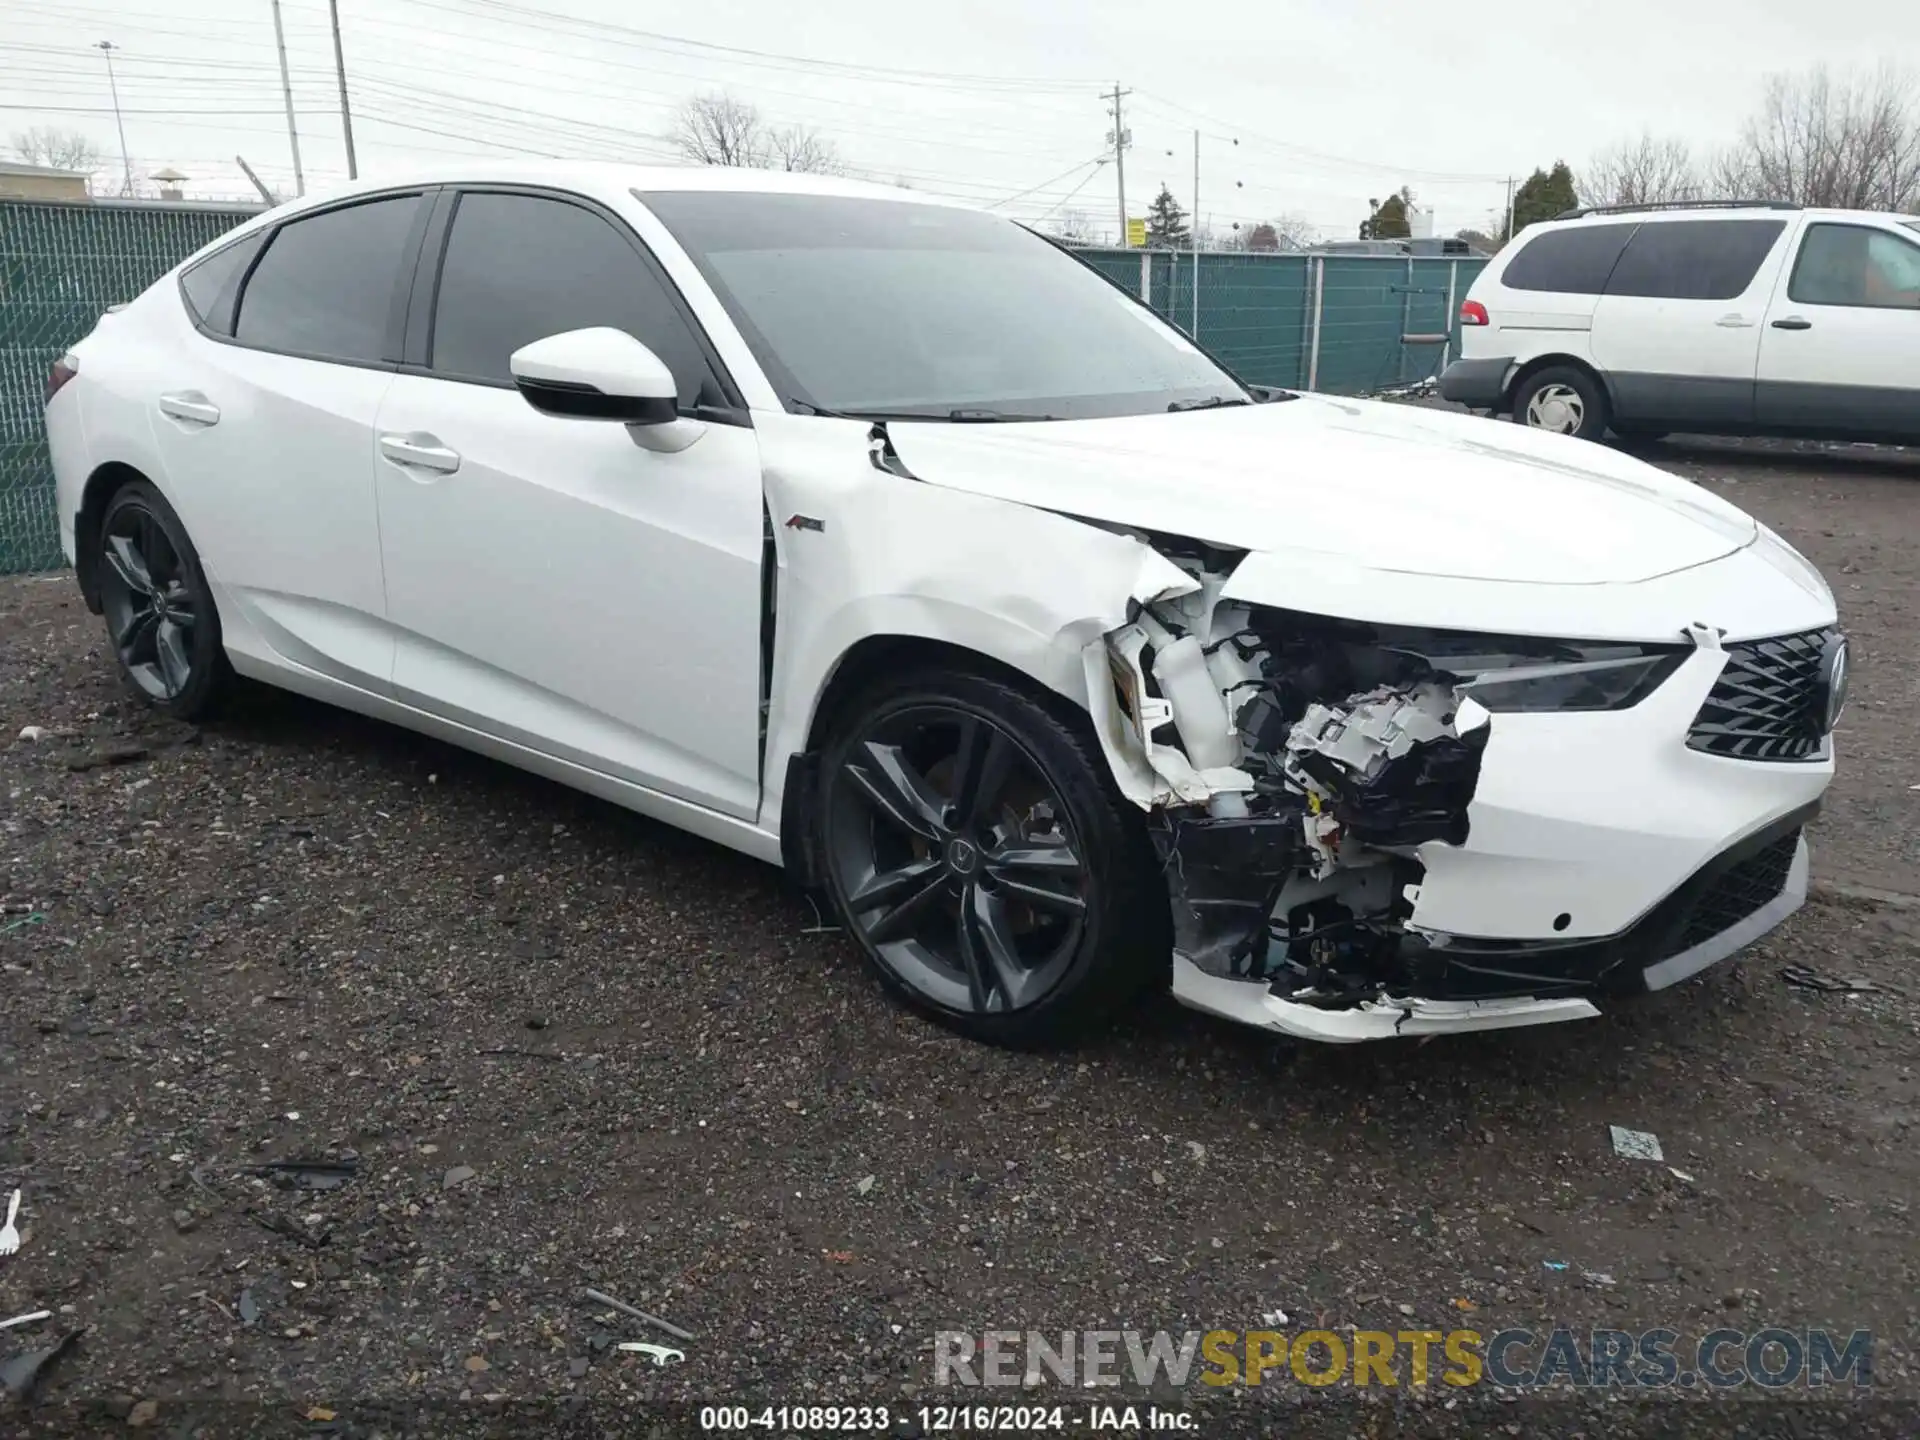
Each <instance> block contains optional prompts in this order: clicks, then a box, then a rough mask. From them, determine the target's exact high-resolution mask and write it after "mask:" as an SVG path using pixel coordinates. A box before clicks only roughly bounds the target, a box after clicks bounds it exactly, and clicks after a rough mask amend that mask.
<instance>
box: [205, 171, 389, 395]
mask: <svg viewBox="0 0 1920 1440" xmlns="http://www.w3.org/2000/svg"><path fill="white" fill-rule="evenodd" d="M419 207H420V197H419V196H417V195H402V196H396V197H394V198H392V199H385V200H370V201H367V202H365V203H364V204H359V205H349V206H345V207H343V208H341V209H338V210H325V211H322V212H321V213H320V214H318V215H311V216H307V217H305V218H304V219H299V220H290V221H288V222H287V223H286V224H285V225H282V226H281V227H280V228H279V229H278V230H276V231H274V233H273V239H272V240H270V241H269V242H268V243H267V253H266V254H264V255H262V256H261V257H260V263H259V264H257V265H255V266H254V267H253V274H252V275H251V276H250V277H249V278H248V280H247V284H246V289H245V290H244V291H243V292H242V294H241V296H240V318H239V321H238V323H237V324H236V325H235V326H234V339H236V340H238V341H239V342H240V343H241V344H242V345H253V346H257V347H259V348H260V349H262V350H278V351H281V352H283V353H285V354H289V355H305V356H309V357H311V358H313V359H316V360H346V361H353V362H356V363H360V364H377V363H379V362H381V361H383V360H387V359H390V358H396V359H397V357H389V356H388V355H387V354H386V353H385V352H386V341H387V335H388V326H389V321H390V319H391V317H392V315H393V310H394V299H395V294H396V289H397V287H398V286H399V284H400V279H401V273H402V270H403V267H404V262H405V261H406V260H407V259H408V258H410V257H408V255H407V240H408V237H409V236H410V235H411V233H412V230H413V222H414V218H415V216H416V215H417V213H418V211H419Z"/></svg>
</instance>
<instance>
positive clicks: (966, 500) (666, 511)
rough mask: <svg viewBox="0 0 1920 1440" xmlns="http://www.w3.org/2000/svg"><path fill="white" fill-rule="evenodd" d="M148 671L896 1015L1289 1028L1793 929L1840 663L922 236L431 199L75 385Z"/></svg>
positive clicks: (1555, 470) (164, 283)
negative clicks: (577, 811)
mask: <svg viewBox="0 0 1920 1440" xmlns="http://www.w3.org/2000/svg"><path fill="white" fill-rule="evenodd" d="M47 428H48V434H49V436H50V440H51V445H52V453H53V458H54V467H55V472H56V475H57V478H58V489H59V503H60V520H61V526H62V533H63V537H64V540H65V545H66V550H67V553H68V555H69V557H70V558H72V560H73V561H74V562H75V565H76V567H77V570H78V576H79V582H80V585H81V588H82V591H83V593H84V595H85V597H86V599H87V602H88V603H89V605H90V606H92V607H93V608H94V609H95V610H97V611H100V612H102V613H103V614H104V616H105V619H106V623H107V627H108V632H109V636H110V639H111V641H112V644H113V646H114V649H115V650H116V652H117V653H118V655H119V658H120V661H121V663H122V665H123V666H124V667H125V669H126V671H127V674H128V675H129V676H130V677H131V680H132V682H133V683H134V684H135V685H136V686H138V687H139V689H140V690H141V691H143V692H144V693H145V694H146V695H148V696H149V697H151V698H152V700H153V701H154V702H155V703H157V704H159V705H162V706H164V707H166V708H168V709H169V710H171V711H172V712H174V713H176V714H179V715H183V716H184V715H196V714H199V713H201V712H203V711H205V710H206V709H207V708H208V707H209V706H210V705H212V704H213V703H214V702H215V701H216V700H217V699H218V697H219V694H220V691H221V688H222V686H223V685H224V684H225V683H226V681H227V678H228V672H229V669H231V670H233V671H238V672H240V673H241V674H243V675H247V676H252V677H255V678H257V679H261V680H265V681H268V682H271V683H273V684H276V685H281V686H285V687H288V688H290V689H293V690H296V691H300V692H303V693H305V694H307V695H311V696H314V697H317V698H319V699H322V700H326V701H331V702H333V703H335V704H338V705H343V706H346V707H348V708H351V709H354V710H358V711H363V712H365V713H368V714H371V715H376V716H381V717H385V718H387V719H389V720H393V721H395V722H397V723H399V724H402V725H406V726H411V727H413V728H415V729H418V730H422V731H425V732H428V733H431V734H434V735H438V736H441V737H443V738H445V739H448V740H451V741H453V742H454V743H457V744H460V745H464V746H469V747H471V748H473V749H476V750H479V751H483V752H485V753H487V754H490V755H494V756H497V757H499V758H501V759H503V760H506V761H508V762H510V763H512V764H516V765H520V766H524V767H526V768H528V769H531V770H535V771H538V772H540V773H542V774H545V775H548V776H551V777H553V778H555V779H558V780H561V781H563V782H565V783H567V784H570V785H575V786H578V787H580V788H582V789H585V790H589V791H592V792H593V793H595V794H598V795H602V796H605V797H607V798H608V799H611V800H613V801H616V802H618V803H620V804H622V805H626V806H630V807H632V808H633V809H635V810H639V811H642V812H645V813H646V814H649V815H653V816H657V817H659V818H660V819H663V820H665V821H667V822H669V823H671V824H674V825H677V826H681V827H684V828H686V829H688V830H692V831H695V832H697V833H699V834H701V835H705V836H708V837H710V838H712V839H714V840H717V841H719V842H720V843H722V844H725V845H729V846H733V847H735V848H737V849H740V850H744V851H747V852H749V853H751V854H753V855H757V856H759V857H761V858H763V859H765V860H768V861H773V862H776V863H784V864H785V865H787V866H788V867H790V868H791V869H793V870H795V871H796V872H797V873H798V875H799V877H800V878H801V879H802V881H803V882H805V883H809V884H813V885H817V886H819V887H820V888H821V889H823V890H824V891H825V892H826V893H827V894H828V895H830V896H831V899H832V902H833V904H834V906H835V907H836V908H837V910H838V913H839V918H840V919H841V921H842V922H843V923H844V924H845V926H846V927H847V929H848V930H849V932H850V933H851V934H852V935H853V936H854V937H855V938H856V940H857V941H858V943H859V944H860V946H861V948H862V949H863V950H864V952H865V953H866V956H867V958H868V959H869V960H870V961H871V962H872V965H873V968H874V970H875V971H876V973H877V974H878V975H879V976H880V978H881V979H882V980H883V981H884V982H885V983H886V985H887V986H888V987H889V988H890V989H891V990H892V991H894V992H895V993H896V994H897V995H899V996H900V997H902V998H903V999H905V1000H906V1001H908V1002H910V1003H911V1004H913V1005H915V1006H917V1007H918V1008H919V1009H921V1010H922V1011H924V1012H926V1013H928V1014H930V1015H932V1016H935V1017H937V1018H938V1019H940V1020H942V1021H944V1022H946V1023H949V1024H952V1025H954V1026H956V1027H958V1028H960V1029H962V1030H964V1031H965V1032H967V1033H969V1034H972V1035H975V1036H978V1037H980V1038H983V1039H987V1040H992V1041H996V1042H1001V1043H1009V1044H1024V1043H1031V1042H1038V1041H1043V1040H1046V1039H1049V1038H1051V1037H1054V1036H1057V1035H1060V1034H1062V1033H1064V1032H1067V1031H1069V1030H1071V1029H1074V1028H1075V1027H1078V1026H1081V1025H1084V1024H1085V1023H1086V1022H1088V1021H1089V1020H1092V1019H1095V1018H1097V1017H1100V1016H1103V1015H1106V1014H1109V1013H1111V1012H1112V1011H1113V1010H1115V1009H1116V1008H1117V1007H1118V1006H1120V1005H1121V1004H1123V1003H1125V1002H1127V1001H1128V1000H1129V999H1131V998H1132V997H1134V996H1135V995H1137V994H1138V993H1139V992H1140V991H1141V990H1142V989H1143V988H1144V987H1147V986H1151V985H1155V984H1159V985H1161V986H1168V985H1170V987H1171V990H1172V993H1173V995H1174V997H1175V998H1176V999H1179V1000H1181V1001H1184V1002H1186V1003H1188V1004H1191V1005H1195V1006H1198V1007H1200V1008H1202V1009H1205V1010H1209V1011H1213V1012H1215V1013H1217V1014H1220V1015H1225V1016H1229V1017H1231V1018H1233V1019H1236V1020H1241V1021H1246V1022H1248V1023H1251V1024H1255V1025H1260V1026H1265V1027H1269V1028H1271V1029H1274V1030H1277V1031H1282V1032H1285V1033H1288V1034H1291V1035H1296V1036H1304V1037H1309V1038H1313V1039H1319V1040H1336V1041H1342V1040H1360V1039H1368V1038H1373V1037H1392V1036H1396V1035H1399V1036H1406V1035H1423V1034H1432V1033H1437V1032H1445V1031H1457V1030H1471V1029H1485V1028H1492V1027H1500V1026H1510V1025H1525V1024H1535V1023H1540V1022H1546V1021H1556V1020H1567V1019H1573V1018H1576V1017H1580V1016H1587V1015H1592V1014H1594V1013H1596V1009H1597V1007H1599V1006H1601V1005H1603V1004H1604V1003H1605V1002H1606V999H1607V997H1609V996H1612V995H1619V994H1624V993H1629V992H1635V991H1644V990H1648V989H1658V988H1660V987H1662V986H1666V985H1670V984H1672V983H1673V982H1675V981H1677V980H1680V979H1682V978H1684V977H1686V976H1688V975H1691V974H1694V973H1695V972H1697V971H1699V970H1700V969H1702V968H1703V967H1705V966H1707V965H1709V964H1711V963H1713V962H1714V961H1716V960H1719V959H1721V958H1723V957H1725V956H1727V955H1729V954H1731V953H1732V952H1734V951H1735V950H1737V949H1739V948H1740V947H1742V946H1744V945H1746V944H1748V943H1749V942H1751V941H1752V940H1753V939H1754V938H1755V937H1757V936H1759V935H1760V934H1762V933H1763V932H1765V931H1766V930H1768V929H1769V928H1771V927H1772V926H1774V925H1776V924H1777V923H1779V921H1780V920H1782V919H1783V918H1784V917H1785V916H1786V915H1788V914H1789V913H1791V912H1792V911H1793V910H1794V909H1795V908H1796V907H1797V906H1798V905H1800V904H1801V902H1802V900H1803V898H1804V896H1805V894H1806V888H1807V863H1808V862H1807V847H1806V842H1805V840H1804V839H1803V836H1802V831H1803V827H1804V826H1805V825H1806V823H1807V821H1808V819H1809V817H1810V816H1811V815H1812V814H1813V813H1814V810H1815V808H1816V806H1817V804H1818V802H1819V800H1820V797H1821V793H1822V792H1823V791H1824V790H1825V789H1826V786H1827V784H1828V782H1829V780H1830V779H1831V777H1832V774H1833V747H1832V739H1831V736H1832V731H1833V728H1834V724H1835V721H1836V719H1837V718H1838V716H1839V713H1840V708H1841V705H1842V703H1843V701H1844V699H1845V695H1846V679H1847V661H1846V655H1847V652H1846V644H1845V641H1844V640H1843V639H1842V637H1841V635H1840V633H1839V630H1838V628H1837V626H1836V617H1835V610H1834V602H1833V598H1832V596H1831V594H1830V593H1829V591H1828V589H1827V586H1826V585H1825V584H1824V583H1823V582H1822V580H1821V578H1820V576H1819V575H1818V574H1817V573H1816V572H1815V571H1814V569H1813V568H1812V567H1811V566H1810V565H1809V564H1808V563H1807V562H1806V561H1805V560H1804V559H1802V558H1801V557H1800V556H1799V555H1798V554H1797V553H1795V552H1794V551H1793V550H1792V549H1791V548H1790V547H1789V546H1788V545H1787V544H1786V543H1785V542H1783V541H1782V540H1781V539H1780V538H1779V537H1778V536H1776V535H1774V534H1773V533H1771V532H1770V531H1768V530H1767V529H1766V528H1765V527H1763V526H1761V525H1758V524H1756V523H1755V522H1754V520H1752V519H1751V518H1750V517H1748V516H1747V515H1745V514H1743V513H1741V512H1740V511H1739V510H1737V509H1735V508H1733V507H1732V506H1730V505H1727V504H1726V503H1724V502H1723V501H1721V500H1719V499H1718V498H1716V497H1714V496H1713V495H1710V494H1708V493H1707V492H1705V491H1703V490H1701V489H1698V488H1696V487H1694V486H1692V485H1690V484H1687V483H1685V482H1683V481H1681V480H1678V479H1675V478H1674V477H1672V476H1670V475H1667V474H1665V473H1662V472H1661V471H1658V470H1656V469H1654V468H1652V467H1650V466H1647V465H1644V464H1642V463H1640V462H1638V461H1635V460H1632V459H1629V458H1627V457H1625V456H1622V455H1618V454H1615V453H1612V452H1609V451H1607V450H1604V449H1601V448H1599V447H1596V446H1590V445H1584V444H1581V443H1579V442H1576V441H1571V440H1566V439H1563V438H1561V437H1558V436H1552V435H1543V434H1537V433H1533V432H1529V431H1526V430H1524V429H1520V428H1517V427H1505V426H1499V425H1495V424H1492V423H1489V422H1487V421H1484V420H1479V419H1474V418H1471V417H1468V416H1464V415H1451V414H1441V413H1435V412H1432V411H1426V410H1417V409H1411V408H1405V407H1393V406H1386V405H1378V404H1367V403H1361V402H1355V401H1346V400H1338V399H1331V398H1325V397H1319V396H1308V395H1292V394H1285V393H1274V392H1255V391H1253V390H1250V389H1249V388H1248V387H1246V386H1244V385H1242V384H1240V383H1239V382H1238V381H1237V380H1236V379H1235V378H1234V377H1233V376H1232V375H1231V374H1229V373H1227V372H1226V371H1225V370H1224V369H1222V368H1221V367H1220V366H1219V365H1218V364H1216V363H1214V362H1213V361H1212V360H1211V359H1210V358H1209V357H1208V356H1207V355H1205V354H1204V353H1202V352H1201V351H1200V350H1199V349H1197V348H1196V347H1195V346H1194V345H1192V344H1191V343H1189V342H1188V341H1187V340H1186V339H1185V338H1184V337H1183V336H1181V335H1180V334H1179V333H1178V332H1177V331H1175V330H1174V329H1172V328H1170V327H1169V326H1167V325H1165V324H1163V323H1162V322H1161V321H1160V320H1158V319H1157V318H1155V317H1154V316H1153V315H1152V314H1151V313H1150V312H1149V311H1147V310H1146V309H1144V308H1143V307H1142V306H1140V305H1139V304H1138V303H1137V302H1135V301H1134V300H1133V299H1132V298H1131V297H1129V296H1128V295H1126V294H1124V293H1122V292H1121V291H1120V290H1119V289H1117V288H1115V287H1114V286H1112V285H1110V284H1109V283H1108V282H1106V281H1105V280H1103V279H1102V278H1100V277H1099V276H1098V275H1097V274H1095V273H1094V272H1093V271H1091V270H1090V269H1088V268H1087V267H1085V266H1083V265H1082V264H1081V263H1080V262H1078V261H1077V260H1075V259H1074V258H1073V257H1072V256H1071V255H1069V254H1066V253H1063V252H1062V251H1061V250H1060V249H1059V248H1057V247H1055V246H1054V245H1052V244H1051V243H1049V242H1048V241H1046V240H1044V239H1041V238H1039V237H1037V236H1035V235H1033V234H1031V233H1029V232H1028V231H1026V230H1024V229H1022V228H1020V227H1018V226H1016V225H1014V224H1012V223H1009V222H1007V221H1004V220H1001V219H998V218H995V217H993V216H990V215H987V214H983V213H980V212H978V211H974V210H970V209H967V208H964V207H960V206H954V205H947V204H942V203H938V202H932V201H929V200H927V199H925V198H924V197H922V196H919V195H916V194H914V193H912V192H909V191H904V190H894V189H884V188H876V187H869V186H861V185H856V184H852V183H848V182H841V181H834V180H823V179H815V178H808V177H796V176H781V175H768V174H763V173H759V172H753V171H733V170H664V171H643V170H634V169H630V168H614V167H607V168H593V167H584V166H557V165H548V166H538V167H531V166H530V167H526V168H497V169H493V168H490V169H474V170H468V171H459V172H456V171H446V172H443V173H440V174H437V175H434V176H432V177H428V178H426V179H423V180H420V181H418V182H416V183H411V184H395V183H384V184H366V183H363V184H361V185H360V186H358V187H357V188H356V189H354V190H352V191H350V192H346V193H342V194H338V195H334V196H332V197H329V198H326V199H324V200H322V199H309V200H307V201H304V202H301V203H300V204H298V205H295V206H287V207H281V208H280V209H277V210H274V211H271V212H270V213H268V214H266V215H263V216H261V217H259V218H258V219H256V220H254V221H252V222H250V223H249V224H247V225H245V226H243V227H241V228H240V229H238V230H236V231H234V232H232V233H231V234H229V235H227V236H226V237H223V238H222V239H221V240H220V241H218V242H216V243H215V244H214V245H212V246H210V247H208V248H207V249H206V250H205V251H203V252H202V253H200V254H199V255H196V256H195V257H193V258H192V259H191V260H189V261H188V262H187V263H186V264H184V265H182V266H181V267H179V268H178V269H177V270H176V271H175V272H174V273H173V274H170V275H169V276H167V277H166V278H165V279H163V280H161V281H160V282H159V283H158V284H156V285H155V286H154V287H153V288H151V289H150V290H148V291H147V292H146V293H145V294H143V295H141V296H140V297H139V298H138V299H137V300H135V301H133V302H132V303H131V304H130V305H128V306H126V307H122V308H119V309H117V310H116V311H115V312H114V313H111V314H109V315H107V316H105V317H103V318H102V320H101V322H100V324H99V325H98V326H97V327H96V329H95V330H94V332H93V333H92V334H91V335H89V336H88V337H87V338H86V339H85V340H83V341H81V342H80V343H79V344H77V345H76V346H74V348H73V350H72V351H71V353H69V354H68V355H66V356H65V357H63V358H62V360H61V361H60V363H59V364H58V365H56V366H55V368H54V371H53V374H52V376H51V378H50V381H49V385H48V405H47Z"/></svg>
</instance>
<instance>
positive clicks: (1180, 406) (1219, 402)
mask: <svg viewBox="0 0 1920 1440" xmlns="http://www.w3.org/2000/svg"><path fill="white" fill-rule="evenodd" d="M1252 403H1253V402H1252V401H1251V400H1243V399H1241V398H1240V397H1239V396H1238V395H1209V396H1207V398H1206V399H1204V400H1175V401H1174V402H1173V403H1172V404H1171V405H1169V406H1167V409H1168V410H1169V411H1174V410H1219V409H1223V408H1224V407H1226V406H1228V405H1251V404H1252Z"/></svg>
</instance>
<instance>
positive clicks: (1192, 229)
mask: <svg viewBox="0 0 1920 1440" xmlns="http://www.w3.org/2000/svg"><path fill="white" fill-rule="evenodd" d="M1187 234H1188V236H1189V237H1190V238H1191V239H1192V241H1193V328H1192V329H1191V330H1189V331H1187V333H1188V334H1189V335H1191V336H1192V337H1193V338H1194V339H1196V340H1198V339H1199V338H1200V132H1199V131H1198V130H1195V131H1194V132H1193V220H1192V221H1191V223H1189V224H1188V226H1187Z"/></svg>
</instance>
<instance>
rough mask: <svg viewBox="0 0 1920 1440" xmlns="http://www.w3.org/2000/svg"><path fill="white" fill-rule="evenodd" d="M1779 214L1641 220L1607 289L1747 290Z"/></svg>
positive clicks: (1663, 295)
mask: <svg viewBox="0 0 1920 1440" xmlns="http://www.w3.org/2000/svg"><path fill="white" fill-rule="evenodd" d="M1786 228H1787V222H1786V221H1784V220H1656V221H1652V222H1650V223H1648V224H1645V225H1642V226H1641V227H1640V229H1639V232H1638V233H1637V234H1635V235H1634V237H1633V240H1632V242H1631V243H1630V244H1628V246H1627V249H1626V253H1625V254H1624V255H1622V256H1621V257H1620V263H1619V264H1618V265H1616V266H1614V267H1613V277H1612V278H1611V279H1610V280H1608V281H1607V294H1609V295H1644V296H1649V297H1652V298H1656V299H1661V300H1732V299H1735V298H1737V297H1738V296H1741V295H1744V294H1746V293H1747V287H1748V286H1749V285H1751V284H1753V277H1754V275H1755V273H1756V272H1757V271H1758V270H1759V269H1760V262H1761V261H1763V260H1765V259H1766V258H1767V255H1768V253H1769V252H1770V251H1771V250H1772V249H1773V247H1774V244H1775V242H1777V241H1778V240H1779V238H1780V233H1781V232H1782V231H1783V230H1785V229H1786Z"/></svg>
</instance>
